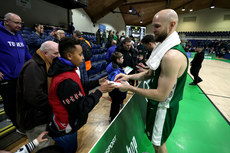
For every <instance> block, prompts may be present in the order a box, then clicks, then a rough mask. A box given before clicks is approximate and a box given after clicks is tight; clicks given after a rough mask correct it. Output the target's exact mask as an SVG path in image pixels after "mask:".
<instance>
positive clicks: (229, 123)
mask: <svg viewBox="0 0 230 153" xmlns="http://www.w3.org/2000/svg"><path fill="white" fill-rule="evenodd" d="M187 74H188V75H189V76H190V78H191V79H192V77H191V75H190V74H189V73H187ZM192 80H193V79H192ZM197 86H198V87H199V88H200V90H201V91H202V92H203V93H204V95H205V96H206V97H207V98H208V100H209V101H210V102H211V104H212V105H213V106H214V107H215V108H216V109H217V111H218V112H219V113H220V115H221V116H222V117H223V118H224V120H225V121H226V122H227V123H228V125H230V121H228V119H227V118H226V117H225V116H224V114H223V113H222V112H221V111H220V110H219V109H218V107H217V106H216V105H215V104H214V103H213V102H212V100H211V99H210V98H209V97H208V96H207V94H206V93H205V92H204V90H202V89H201V87H200V86H199V85H198V84H197Z"/></svg>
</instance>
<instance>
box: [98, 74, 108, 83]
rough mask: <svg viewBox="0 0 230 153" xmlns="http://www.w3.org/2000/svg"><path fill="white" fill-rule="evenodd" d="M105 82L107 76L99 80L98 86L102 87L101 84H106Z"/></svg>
mask: <svg viewBox="0 0 230 153" xmlns="http://www.w3.org/2000/svg"><path fill="white" fill-rule="evenodd" d="M106 80H107V76H105V77H103V78H101V79H99V84H100V85H102V84H103V83H105V82H106Z"/></svg>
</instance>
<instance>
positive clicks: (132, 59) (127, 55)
mask: <svg viewBox="0 0 230 153" xmlns="http://www.w3.org/2000/svg"><path fill="white" fill-rule="evenodd" d="M116 51H118V52H121V53H122V54H123V58H124V62H123V64H122V67H126V66H130V67H131V68H133V69H134V70H135V71H136V70H137V67H136V66H137V64H138V59H137V51H136V50H135V49H134V48H133V47H131V48H130V50H129V51H126V50H124V48H123V46H122V44H121V46H117V48H116ZM132 73H133V72H132Z"/></svg>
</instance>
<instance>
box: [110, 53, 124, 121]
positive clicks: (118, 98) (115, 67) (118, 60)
mask: <svg viewBox="0 0 230 153" xmlns="http://www.w3.org/2000/svg"><path fill="white" fill-rule="evenodd" d="M123 61H124V59H123V54H122V53H120V52H114V53H113V54H112V57H111V63H110V64H109V65H108V66H107V67H106V71H107V72H108V79H109V80H110V81H114V78H115V76H116V75H117V74H119V73H124V70H122V69H121V68H120V67H121V64H122V63H123ZM109 96H110V97H111V99H112V104H111V109H110V122H111V121H113V119H114V118H115V117H116V116H117V114H118V113H119V109H120V105H121V104H123V101H124V99H125V98H126V92H121V91H119V90H118V89H114V90H113V91H111V92H109Z"/></svg>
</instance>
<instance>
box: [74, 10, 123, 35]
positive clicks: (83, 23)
mask: <svg viewBox="0 0 230 153" xmlns="http://www.w3.org/2000/svg"><path fill="white" fill-rule="evenodd" d="M116 11H119V9H118V10H117V9H116ZM72 12H73V23H74V27H75V29H76V30H80V31H83V32H92V33H95V32H96V31H97V30H98V28H99V24H103V25H105V26H106V30H112V31H115V32H116V31H119V35H121V33H122V32H125V22H124V20H123V18H122V16H121V14H113V13H109V14H107V15H106V16H104V17H103V18H102V19H100V20H98V21H97V23H95V24H93V22H92V21H91V19H90V17H89V16H88V15H87V13H86V12H85V11H84V9H73V10H72ZM93 25H95V26H93Z"/></svg>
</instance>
